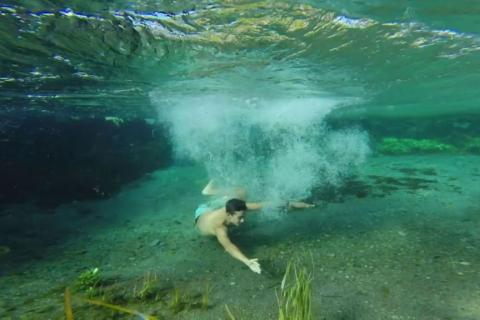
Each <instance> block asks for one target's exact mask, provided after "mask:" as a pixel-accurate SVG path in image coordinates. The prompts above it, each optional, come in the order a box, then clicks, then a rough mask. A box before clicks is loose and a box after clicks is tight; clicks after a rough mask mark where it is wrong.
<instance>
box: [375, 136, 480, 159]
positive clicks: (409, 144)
mask: <svg viewBox="0 0 480 320" xmlns="http://www.w3.org/2000/svg"><path fill="white" fill-rule="evenodd" d="M376 149H377V151H378V152H379V153H381V154H388V155H404V154H415V153H417V154H418V153H475V154H479V153H480V137H476V136H462V137H461V138H459V139H456V140H455V141H454V144H451V143H447V142H441V141H439V140H436V139H411V138H395V137H386V138H383V139H382V140H381V141H380V143H378V144H377V147H376Z"/></svg>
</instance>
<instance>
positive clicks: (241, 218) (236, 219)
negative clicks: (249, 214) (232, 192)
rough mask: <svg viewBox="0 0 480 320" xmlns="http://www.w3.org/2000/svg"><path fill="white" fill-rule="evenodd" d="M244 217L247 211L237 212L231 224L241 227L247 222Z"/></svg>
mask: <svg viewBox="0 0 480 320" xmlns="http://www.w3.org/2000/svg"><path fill="white" fill-rule="evenodd" d="M244 215H245V211H235V213H234V214H233V215H232V217H231V219H230V224H233V225H235V226H239V225H240V224H242V223H243V222H244V221H245V219H244Z"/></svg>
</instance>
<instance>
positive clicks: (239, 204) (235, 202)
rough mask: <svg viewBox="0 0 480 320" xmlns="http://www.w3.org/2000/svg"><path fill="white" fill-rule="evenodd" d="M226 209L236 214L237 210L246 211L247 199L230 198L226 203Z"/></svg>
mask: <svg viewBox="0 0 480 320" xmlns="http://www.w3.org/2000/svg"><path fill="white" fill-rule="evenodd" d="M225 210H226V211H227V213H228V214H231V215H233V214H235V211H245V210H247V204H246V203H245V201H243V200H240V199H230V200H228V201H227V203H226V204H225Z"/></svg>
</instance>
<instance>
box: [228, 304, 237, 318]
mask: <svg viewBox="0 0 480 320" xmlns="http://www.w3.org/2000/svg"><path fill="white" fill-rule="evenodd" d="M225 310H226V311H227V315H228V317H229V318H230V320H236V319H237V318H235V316H234V315H233V313H232V311H230V308H229V307H228V305H225Z"/></svg>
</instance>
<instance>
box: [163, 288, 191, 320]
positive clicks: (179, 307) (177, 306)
mask: <svg viewBox="0 0 480 320" xmlns="http://www.w3.org/2000/svg"><path fill="white" fill-rule="evenodd" d="M168 306H169V308H170V310H171V311H172V312H173V313H175V314H177V313H179V312H180V311H183V310H185V308H186V307H187V303H185V301H184V299H183V297H182V294H181V292H180V289H179V288H176V287H175V288H174V289H173V291H172V297H171V299H170V303H169V305H168Z"/></svg>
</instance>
